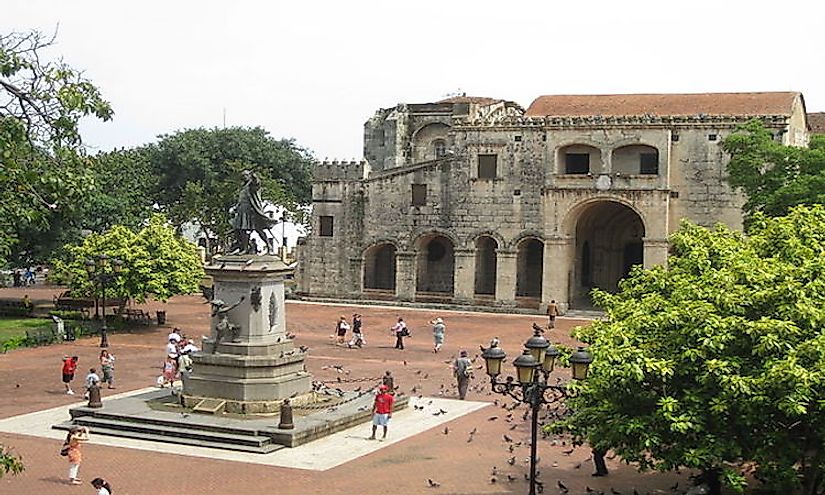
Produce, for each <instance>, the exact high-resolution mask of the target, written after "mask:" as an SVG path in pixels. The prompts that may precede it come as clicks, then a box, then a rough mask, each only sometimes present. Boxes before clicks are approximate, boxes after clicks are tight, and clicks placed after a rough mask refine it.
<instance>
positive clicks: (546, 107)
mask: <svg viewBox="0 0 825 495" xmlns="http://www.w3.org/2000/svg"><path fill="white" fill-rule="evenodd" d="M643 110H644V111H643ZM752 118H759V119H761V120H762V121H763V122H765V124H766V125H767V126H768V127H769V128H771V129H774V130H775V132H776V136H777V139H778V140H781V141H783V142H784V143H786V144H794V145H806V144H807V139H808V126H807V121H806V115H805V108H804V101H803V99H802V95H801V94H798V93H740V94H730V95H612V96H545V97H540V98H538V99H537V100H536V101H535V102H534V103H533V104H532V105H531V106H530V107H529V108H528V109H527V110H525V109H523V108H522V107H521V106H519V105H518V104H516V103H513V102H510V101H505V100H495V99H491V98H475V97H454V98H450V99H447V100H443V101H440V102H437V103H428V104H402V105H398V106H397V107H395V108H391V109H381V110H379V111H377V112H376V114H375V116H373V117H372V118H371V119H370V120H369V121H368V122H367V123H366V124H365V129H364V155H365V158H366V160H365V161H362V162H325V163H321V164H318V166H317V168H316V171H315V176H314V182H313V196H312V198H313V217H312V218H313V223H312V234H311V235H310V236H309V237H308V238H306V239H305V240H304V242H303V243H302V245H301V246H299V249H300V250H299V261H300V263H299V269H298V273H297V274H296V278H297V281H298V288H299V293H301V294H305V295H309V296H316V297H336V298H348V299H390V300H400V301H420V302H443V303H453V304H474V305H496V306H504V307H515V306H520V307H529V308H535V309H543V308H544V307H546V304H547V303H548V302H549V301H550V300H555V301H557V302H558V303H559V306H560V307H561V308H562V310H566V309H567V308H570V307H587V306H588V304H589V303H588V297H587V294H588V293H589V291H590V289H592V288H594V287H599V288H603V289H606V290H615V289H616V288H617V283H618V281H619V280H620V279H621V278H622V277H623V276H624V275H625V274H626V273H627V272H628V270H629V269H630V267H631V266H633V265H637V264H641V265H643V266H645V267H649V266H652V265H656V264H663V263H665V262H666V257H667V249H668V244H667V236H668V235H669V234H670V233H671V232H673V231H674V230H675V229H676V228H677V227H678V224H679V222H680V220H681V219H684V218H686V219H689V220H691V221H693V222H696V223H698V224H701V225H708V226H709V225H713V224H715V223H717V222H721V223H724V224H726V225H728V226H730V227H733V228H740V227H741V224H742V215H741V206H742V203H743V200H744V198H743V197H742V195H741V194H740V193H738V192H735V191H733V190H731V188H730V187H729V186H728V185H727V183H726V181H725V165H726V160H727V158H726V156H725V155H724V153H723V151H722V148H721V142H722V140H723V139H724V138H725V136H727V135H728V134H730V133H731V132H733V130H734V129H735V127H736V126H737V125H739V124H741V123H744V122H746V121H748V120H749V119H752Z"/></svg>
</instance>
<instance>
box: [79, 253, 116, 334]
mask: <svg viewBox="0 0 825 495" xmlns="http://www.w3.org/2000/svg"><path fill="white" fill-rule="evenodd" d="M122 269H123V261H121V260H119V259H117V258H113V259H111V260H110V259H109V257H108V256H107V255H105V254H101V255H100V256H98V257H97V260H86V271H87V272H89V278H91V279H92V280H94V281H96V282H97V283H98V284H100V293H101V302H102V304H101V310H102V317H103V323H102V325H101V327H100V347H109V335H108V327H107V326H106V285H107V284H110V283H111V282H112V281H113V280H114V279H115V277H117V276H118V275H119V274H120V271H121V270H122Z"/></svg>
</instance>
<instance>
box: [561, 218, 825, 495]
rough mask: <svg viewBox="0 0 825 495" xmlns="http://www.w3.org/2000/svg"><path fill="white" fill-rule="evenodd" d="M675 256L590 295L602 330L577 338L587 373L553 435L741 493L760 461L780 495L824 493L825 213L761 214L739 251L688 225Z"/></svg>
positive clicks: (738, 241) (723, 234) (724, 237)
mask: <svg viewBox="0 0 825 495" xmlns="http://www.w3.org/2000/svg"><path fill="white" fill-rule="evenodd" d="M671 244H672V256H671V257H670V258H669V260H668V267H667V268H665V267H656V268H653V269H650V270H641V269H639V268H636V269H634V271H633V272H632V274H631V276H630V277H629V278H627V279H625V280H624V281H623V282H622V283H621V284H620V291H619V292H618V293H617V294H609V293H606V292H603V291H598V290H597V291H595V294H594V296H595V301H596V302H597V304H598V305H599V306H601V307H603V308H604V309H605V310H606V318H604V319H603V320H600V321H596V322H595V323H594V324H593V325H591V326H589V327H586V328H582V329H580V330H579V331H578V334H577V336H578V337H579V338H580V339H582V340H583V341H585V342H589V343H590V344H591V345H590V351H591V352H592V353H593V355H594V362H593V365H592V367H591V374H590V377H589V379H588V380H587V381H585V382H582V383H577V384H574V385H572V386H573V387H575V388H576V390H577V391H578V396H577V397H575V398H573V399H572V400H571V404H570V405H571V407H572V409H573V410H574V411H575V414H574V415H573V416H572V417H571V418H569V419H568V420H567V421H566V422H565V423H562V425H561V426H563V427H565V428H568V429H570V430H571V431H572V432H573V433H574V434H576V435H577V436H578V439H579V440H581V441H589V442H590V443H591V444H593V445H595V446H597V447H604V448H611V449H613V450H614V451H615V452H616V453H618V454H619V455H620V456H621V457H622V458H623V459H625V460H626V461H628V462H633V463H636V464H637V465H638V466H639V467H640V468H641V469H659V470H674V469H678V468H680V467H687V468H695V469H699V470H702V471H703V472H705V473H706V474H708V475H709V476H708V478H709V479H719V478H721V480H722V481H723V482H726V483H727V484H729V485H731V486H734V487H740V488H741V487H742V486H743V483H744V477H743V476H742V473H741V472H740V471H738V470H736V469H733V467H734V466H737V465H738V463H741V462H742V461H755V464H756V465H757V466H758V472H757V475H758V476H759V477H761V478H763V479H765V480H766V482H767V483H768V484H769V485H771V486H773V487H775V488H777V489H778V490H779V492H780V493H792V492H800V493H803V494H805V495H814V494H820V493H823V475H824V474H825V401H823V396H825V395H823V394H825V335H823V326H824V325H825V207H823V206H821V205H819V206H816V207H812V208H807V207H798V208H795V209H792V210H791V213H790V214H789V215H788V216H787V217H778V218H770V217H766V216H764V215H762V214H757V215H755V216H754V217H753V219H752V224H751V231H750V233H749V236H747V237H745V236H744V235H743V234H741V233H738V232H735V231H731V230H729V229H727V228H725V227H721V226H720V227H717V228H716V229H715V230H707V229H704V228H702V227H698V226H695V225H692V224H690V223H684V224H683V225H682V227H681V229H680V230H679V231H678V232H676V233H675V234H674V235H673V236H672V238H671ZM716 488H717V489H718V487H716ZM717 493H718V492H717Z"/></svg>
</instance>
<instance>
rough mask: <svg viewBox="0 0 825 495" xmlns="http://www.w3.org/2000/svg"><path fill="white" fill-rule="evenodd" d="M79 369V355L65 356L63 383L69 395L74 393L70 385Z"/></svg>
mask: <svg viewBox="0 0 825 495" xmlns="http://www.w3.org/2000/svg"><path fill="white" fill-rule="evenodd" d="M75 371H77V356H72V357H71V358H70V357H69V356H63V385H64V386H65V387H66V394H67V395H74V391H73V390H72V387H71V386H70V385H69V384H70V383H71V381H72V380H74V374H75Z"/></svg>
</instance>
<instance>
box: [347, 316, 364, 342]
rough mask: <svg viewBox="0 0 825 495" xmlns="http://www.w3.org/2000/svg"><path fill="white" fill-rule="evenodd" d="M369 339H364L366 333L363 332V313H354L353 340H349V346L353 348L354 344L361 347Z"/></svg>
mask: <svg viewBox="0 0 825 495" xmlns="http://www.w3.org/2000/svg"><path fill="white" fill-rule="evenodd" d="M366 343H367V341H366V340H364V334H363V333H362V332H361V315H359V314H358V313H356V314H354V315H352V340H350V341H349V344H347V347H349V348H350V349H352V346H354V345H355V346H358V347H359V348H361V347H362V346H363V345H364V344H366Z"/></svg>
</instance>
